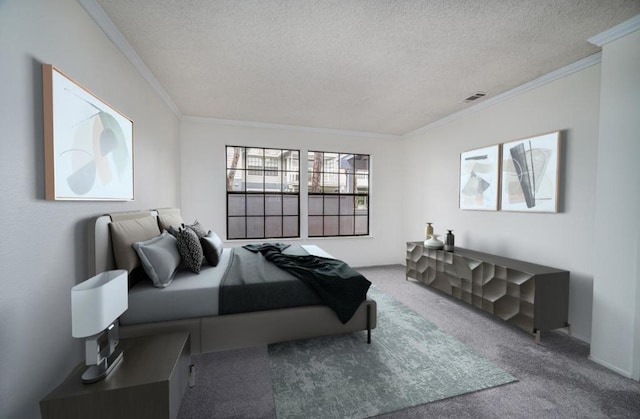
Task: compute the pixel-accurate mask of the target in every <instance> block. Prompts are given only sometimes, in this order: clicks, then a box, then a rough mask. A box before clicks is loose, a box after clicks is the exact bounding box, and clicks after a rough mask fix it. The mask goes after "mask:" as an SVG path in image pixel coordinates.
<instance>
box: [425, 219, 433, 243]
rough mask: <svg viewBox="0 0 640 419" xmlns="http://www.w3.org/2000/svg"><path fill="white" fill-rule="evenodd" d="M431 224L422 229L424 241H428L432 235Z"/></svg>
mask: <svg viewBox="0 0 640 419" xmlns="http://www.w3.org/2000/svg"><path fill="white" fill-rule="evenodd" d="M431 224H433V223H427V226H426V227H425V229H424V239H425V241H426V240H429V239H430V238H431V236H432V235H433V226H432V225H431Z"/></svg>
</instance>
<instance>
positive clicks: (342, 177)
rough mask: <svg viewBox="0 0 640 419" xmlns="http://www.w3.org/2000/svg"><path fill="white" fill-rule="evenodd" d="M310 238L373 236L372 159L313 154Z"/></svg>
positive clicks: (309, 161)
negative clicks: (370, 206) (370, 188)
mask: <svg viewBox="0 0 640 419" xmlns="http://www.w3.org/2000/svg"><path fill="white" fill-rule="evenodd" d="M307 160H308V168H309V169H308V170H309V184H308V191H309V218H308V222H309V237H332V236H364V235H368V234H369V155H367V154H343V153H329V152H324V151H309V154H308V156H307Z"/></svg>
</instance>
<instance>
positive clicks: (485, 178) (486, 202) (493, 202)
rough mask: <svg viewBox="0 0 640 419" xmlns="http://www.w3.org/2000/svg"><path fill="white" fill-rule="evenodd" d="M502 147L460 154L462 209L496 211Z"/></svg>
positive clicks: (479, 149) (495, 146)
mask: <svg viewBox="0 0 640 419" xmlns="http://www.w3.org/2000/svg"><path fill="white" fill-rule="evenodd" d="M499 167H500V146H498V145H492V146H488V147H484V148H478V149H475V150H470V151H465V152H463V153H460V209H464V210H484V211H496V210H497V209H498V191H499V188H498V183H499Z"/></svg>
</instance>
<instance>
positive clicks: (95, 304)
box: [71, 270, 129, 384]
mask: <svg viewBox="0 0 640 419" xmlns="http://www.w3.org/2000/svg"><path fill="white" fill-rule="evenodd" d="M128 306H129V298H128V280H127V271H125V270H113V271H106V272H102V273H100V274H98V275H96V276H94V277H92V278H90V279H87V280H86V281H84V282H81V283H80V284H78V285H76V286H74V287H73V288H71V335H72V336H73V337H74V338H86V339H85V358H86V365H87V368H86V370H85V371H84V373H83V374H82V382H83V383H86V384H89V383H95V382H96V381H100V380H102V379H103V378H105V377H106V376H107V375H109V373H110V372H111V371H112V370H113V368H114V367H115V366H116V365H117V364H118V363H119V362H120V361H121V360H122V349H121V348H119V347H118V322H117V320H118V318H119V317H120V315H121V314H122V313H124V312H125V310H127V308H128Z"/></svg>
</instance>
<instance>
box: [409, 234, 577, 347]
mask: <svg viewBox="0 0 640 419" xmlns="http://www.w3.org/2000/svg"><path fill="white" fill-rule="evenodd" d="M406 262H407V268H406V269H407V272H406V273H407V279H408V278H414V279H417V280H418V281H420V282H423V283H425V284H426V285H428V286H430V287H433V288H435V289H437V290H439V291H441V292H443V293H445V294H448V295H450V296H452V297H454V298H457V299H458V300H461V301H464V302H465V303H467V304H470V305H472V306H475V307H477V308H479V309H481V310H483V311H486V312H488V313H491V314H493V315H495V316H497V317H499V318H501V319H503V320H505V321H507V322H509V323H511V324H513V325H515V326H517V327H519V328H521V329H523V330H525V331H527V332H529V333H533V334H535V336H536V342H538V343H539V342H540V331H544V330H552V329H558V328H563V327H567V328H568V327H569V323H568V316H569V271H564V270H560V269H555V268H550V267H548V266H542V265H536V264H533V263H528V262H523V261H520V260H515V259H508V258H504V257H501V256H495V255H490V254H487V253H481V252H476V251H474V250H469V249H463V248H460V247H456V248H455V250H454V251H453V252H445V251H443V250H434V249H429V248H427V247H425V246H424V244H423V242H408V243H407V261H406Z"/></svg>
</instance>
